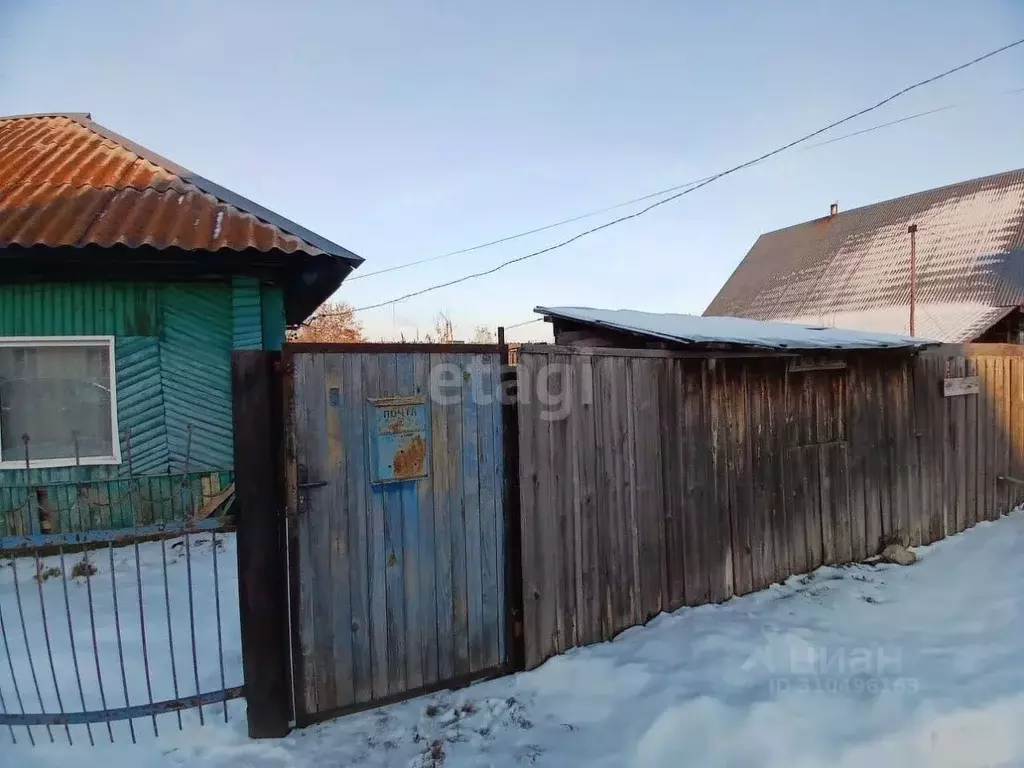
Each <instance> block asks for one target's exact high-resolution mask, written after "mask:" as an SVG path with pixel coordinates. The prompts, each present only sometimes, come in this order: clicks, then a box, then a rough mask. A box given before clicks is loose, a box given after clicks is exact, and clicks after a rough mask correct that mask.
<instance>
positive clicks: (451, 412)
mask: <svg viewBox="0 0 1024 768" xmlns="http://www.w3.org/2000/svg"><path fill="white" fill-rule="evenodd" d="M445 361H446V362H447V363H448V364H449V365H450V366H453V370H455V369H458V375H459V381H460V382H463V383H464V376H465V358H464V356H463V355H455V354H451V355H447V356H446V357H445ZM457 391H458V390H457ZM463 396H464V389H463V390H462V391H461V393H460V396H459V398H458V401H457V402H455V403H452V404H451V405H448V406H446V407H445V419H446V421H447V432H448V451H449V453H448V455H447V456H446V457H444V460H445V461H447V462H448V464H449V466H450V468H451V470H450V475H449V478H450V485H449V492H448V525H449V528H450V533H451V557H452V565H451V579H452V588H451V589H452V629H453V635H452V639H453V647H454V650H455V674H456V675H457V676H461V675H466V674H468V673H469V672H470V671H471V669H472V665H471V663H470V658H469V584H468V575H467V563H466V506H465V492H466V478H465V477H464V474H463V473H464V471H465V468H464V467H463V445H464V444H465V443H464V441H465V439H466V437H465V429H464V427H465V425H464V424H463V414H462V408H463V404H462V399H463Z"/></svg>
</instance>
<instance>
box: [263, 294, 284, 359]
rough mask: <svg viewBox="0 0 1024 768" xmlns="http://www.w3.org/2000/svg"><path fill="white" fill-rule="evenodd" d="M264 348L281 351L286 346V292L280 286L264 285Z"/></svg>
mask: <svg viewBox="0 0 1024 768" xmlns="http://www.w3.org/2000/svg"><path fill="white" fill-rule="evenodd" d="M260 299H261V305H262V309H263V348H264V349H273V350H279V349H281V347H282V346H284V330H285V319H284V291H282V290H281V287H280V286H277V285H268V284H267V283H264V284H263V287H262V293H261V297H260Z"/></svg>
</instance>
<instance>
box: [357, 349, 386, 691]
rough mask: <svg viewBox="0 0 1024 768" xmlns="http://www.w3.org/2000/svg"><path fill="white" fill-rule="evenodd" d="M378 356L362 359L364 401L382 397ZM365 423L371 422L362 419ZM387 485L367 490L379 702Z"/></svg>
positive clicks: (372, 630) (372, 627)
mask: <svg viewBox="0 0 1024 768" xmlns="http://www.w3.org/2000/svg"><path fill="white" fill-rule="evenodd" d="M380 358H381V356H380V355H375V354H367V355H365V356H364V357H363V359H362V366H363V371H362V373H363V387H364V393H365V395H366V398H368V399H369V398H377V397H382V396H384V394H385V392H384V391H383V390H382V387H381V370H380ZM363 408H364V413H369V409H370V408H372V406H371V405H370V404H369V403H368V402H366V401H364V403H363ZM364 420H366V421H367V423H368V424H370V423H372V420H371V419H369V418H368V416H364ZM386 493H387V487H386V486H380V485H376V486H374V485H371V486H370V487H369V504H368V515H369V525H368V526H367V537H368V538H367V551H368V553H369V556H368V564H369V585H370V657H371V663H372V666H373V675H372V682H373V696H372V698H374V699H378V698H383V697H384V696H387V695H388V693H389V692H390V687H389V684H388V611H387V576H388V554H387V543H386V542H385V530H384V529H385V514H386V511H385V506H384V499H385V495H386Z"/></svg>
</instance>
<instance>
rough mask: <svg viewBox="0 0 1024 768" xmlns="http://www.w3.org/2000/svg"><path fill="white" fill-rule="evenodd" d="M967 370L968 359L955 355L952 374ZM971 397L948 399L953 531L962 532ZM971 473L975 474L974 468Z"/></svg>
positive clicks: (969, 457) (965, 514)
mask: <svg viewBox="0 0 1024 768" xmlns="http://www.w3.org/2000/svg"><path fill="white" fill-rule="evenodd" d="M966 371H967V359H966V358H964V357H955V358H953V359H952V360H950V371H949V375H950V376H963V375H964V373H965V372H966ZM970 401H971V398H969V397H956V398H952V400H951V401H947V408H948V409H949V410H950V412H951V414H952V428H953V440H952V470H953V471H952V475H953V481H954V484H955V499H956V503H955V506H954V515H953V519H954V522H955V527H954V529H953V532H957V534H958V532H961V531H963V530H966V529H967V527H968V508H967V507H968V498H969V497H968V468H969V467H970V466H971V460H972V454H971V451H970V449H969V446H968V421H967V408H968V403H969V402H970ZM971 474H974V472H973V469H972V471H971Z"/></svg>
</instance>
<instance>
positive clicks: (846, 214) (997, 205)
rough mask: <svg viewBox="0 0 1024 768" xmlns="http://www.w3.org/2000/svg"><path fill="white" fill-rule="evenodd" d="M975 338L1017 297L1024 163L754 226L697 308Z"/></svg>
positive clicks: (1020, 299) (1023, 290)
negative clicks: (912, 306)
mask: <svg viewBox="0 0 1024 768" xmlns="http://www.w3.org/2000/svg"><path fill="white" fill-rule="evenodd" d="M911 224H916V225H917V237H916V239H917V310H918V312H917V317H918V323H919V326H918V331H924V332H925V333H927V334H928V335H931V336H932V337H933V338H937V339H939V340H941V341H946V342H965V341H971V340H973V339H975V338H976V337H977V336H978V335H979V334H980V333H982V332H984V331H985V330H986V329H987V328H989V327H990V326H991V325H992V324H993V323H994V322H996V321H998V320H999V319H1001V318H1002V317H1004V316H1005V315H1006V314H1007V313H1008V312H1009V309H1010V308H1012V307H1015V306H1019V305H1021V304H1024V170H1016V171H1008V172H1006V173H1000V174H996V175H994V176H986V177H983V178H979V179H972V180H970V181H964V182H960V183H957V184H951V185H948V186H945V187H939V188H938V189H932V190H928V191H925V192H918V193H915V194H912V195H907V196H905V197H899V198H896V199H893V200H887V201H884V202H880V203H875V204H873V205H867V206H864V207H861V208H854V209H851V210H849V211H841V212H839V213H838V214H836V215H834V216H824V217H822V218H820V219H814V220H813V221H808V222H804V223H803V224H797V225H795V226H791V227H786V228H784V229H780V230H777V231H775V232H769V233H767V234H764V235H761V237H760V238H758V240H757V242H756V243H754V246H753V248H751V249H750V252H749V253H748V254H747V255H746V257H745V258H744V259H743V261H742V262H741V263H740V265H739V266H738V267H737V268H736V270H735V271H734V272H733V274H732V276H731V277H730V278H729V280H728V281H726V283H725V285H724V286H722V289H721V290H720V291H719V292H718V295H717V296H716V297H715V298H714V300H712V302H711V303H710V304H709V305H708V308H707V309H706V310H705V313H704V314H706V315H729V316H734V317H749V318H754V319H758V320H788V321H795V322H812V323H820V324H823V325H833V324H838V325H844V326H846V327H850V328H858V329H862V330H878V331H887V332H890V333H900V332H907V331H908V330H909V328H908V325H909V311H908V308H909V302H910V280H909V275H910V236H909V234H908V232H907V230H908V227H909V226H910V225H911Z"/></svg>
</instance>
